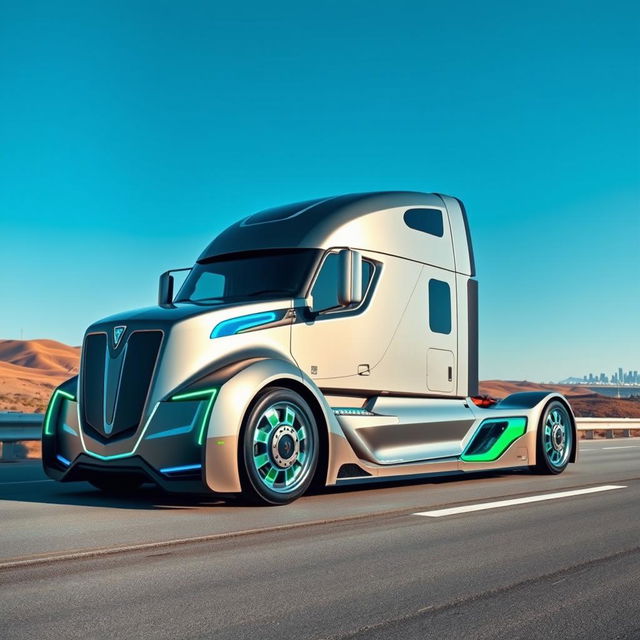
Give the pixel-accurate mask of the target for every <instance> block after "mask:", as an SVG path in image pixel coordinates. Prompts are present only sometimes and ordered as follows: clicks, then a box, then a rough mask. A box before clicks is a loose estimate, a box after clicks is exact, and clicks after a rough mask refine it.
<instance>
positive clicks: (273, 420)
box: [264, 407, 280, 427]
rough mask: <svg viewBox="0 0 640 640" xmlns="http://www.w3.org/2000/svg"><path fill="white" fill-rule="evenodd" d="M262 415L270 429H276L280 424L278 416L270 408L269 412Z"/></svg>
mask: <svg viewBox="0 0 640 640" xmlns="http://www.w3.org/2000/svg"><path fill="white" fill-rule="evenodd" d="M264 415H265V417H266V419H267V420H268V421H269V424H270V425H271V426H272V427H277V426H278V425H279V424H280V418H279V416H278V412H277V411H276V410H275V409H274V408H273V407H270V408H269V410H268V411H266V412H265V414H264Z"/></svg>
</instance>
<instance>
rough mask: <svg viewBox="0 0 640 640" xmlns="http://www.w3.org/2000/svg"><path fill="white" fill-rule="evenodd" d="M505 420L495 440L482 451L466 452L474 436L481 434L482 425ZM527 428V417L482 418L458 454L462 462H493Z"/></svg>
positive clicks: (472, 443)
mask: <svg viewBox="0 0 640 640" xmlns="http://www.w3.org/2000/svg"><path fill="white" fill-rule="evenodd" d="M499 422H506V423H507V426H506V428H505V429H504V431H503V432H502V433H501V434H500V436H499V437H498V438H497V439H496V441H495V442H494V443H493V444H492V445H491V446H490V447H489V448H488V449H487V450H486V451H483V452H482V453H472V454H468V453H467V451H468V450H469V449H471V447H472V446H473V445H474V443H475V440H476V438H477V437H478V436H479V435H480V434H481V432H482V429H483V427H485V426H486V425H489V424H495V423H499ZM526 430H527V419H526V418H524V417H520V418H490V419H488V420H484V421H483V422H482V423H481V424H480V426H479V427H478V430H477V431H476V433H475V435H474V436H473V438H471V441H470V442H469V444H468V445H467V448H466V449H465V451H464V452H463V454H462V455H461V456H460V459H461V460H463V461H464V462H493V461H494V460H497V459H498V458H499V457H500V456H501V455H502V454H503V453H504V452H505V451H506V450H507V449H508V448H509V447H510V446H511V445H512V444H513V443H514V442H515V441H516V440H517V439H518V438H520V437H521V436H523V435H524V434H525V432H526Z"/></svg>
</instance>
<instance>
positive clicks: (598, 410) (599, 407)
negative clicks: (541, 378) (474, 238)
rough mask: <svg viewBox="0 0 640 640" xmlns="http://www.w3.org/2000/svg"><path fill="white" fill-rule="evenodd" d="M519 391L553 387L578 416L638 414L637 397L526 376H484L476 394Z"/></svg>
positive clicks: (498, 395) (604, 416) (634, 415)
mask: <svg viewBox="0 0 640 640" xmlns="http://www.w3.org/2000/svg"><path fill="white" fill-rule="evenodd" d="M520 391H557V392H558V393H562V394H563V395H565V396H567V398H568V399H569V401H570V402H571V407H572V408H573V411H574V413H575V414H576V415H577V416H580V417H582V418H640V399H639V398H612V397H610V396H604V395H602V394H600V393H594V392H593V391H591V390H590V389H585V388H584V387H580V386H572V385H566V384H539V383H537V382H528V381H526V380H523V381H516V380H485V381H482V382H480V394H481V395H488V396H492V397H493V398H504V397H506V396H508V395H509V394H511V393H519V392H520Z"/></svg>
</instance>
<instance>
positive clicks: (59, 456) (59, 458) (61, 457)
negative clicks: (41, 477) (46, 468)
mask: <svg viewBox="0 0 640 640" xmlns="http://www.w3.org/2000/svg"><path fill="white" fill-rule="evenodd" d="M56 458H57V459H58V460H60V462H62V464H63V465H64V466H65V467H68V466H69V465H70V464H71V461H70V460H67V459H66V458H65V457H64V456H61V455H60V454H58V455H56Z"/></svg>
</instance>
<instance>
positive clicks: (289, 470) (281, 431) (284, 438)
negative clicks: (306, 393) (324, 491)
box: [244, 389, 318, 504]
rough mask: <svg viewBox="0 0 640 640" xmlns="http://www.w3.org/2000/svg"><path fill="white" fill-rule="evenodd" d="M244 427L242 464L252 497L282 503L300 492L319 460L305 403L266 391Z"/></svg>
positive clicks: (287, 393)
mask: <svg viewBox="0 0 640 640" xmlns="http://www.w3.org/2000/svg"><path fill="white" fill-rule="evenodd" d="M271 398H273V400H272V401H270V399H271ZM247 428H248V433H247V436H246V437H248V438H249V439H247V440H245V444H244V448H245V449H244V450H245V461H246V464H248V465H249V468H248V469H247V471H248V474H249V477H250V478H251V482H252V485H253V487H255V489H254V493H255V494H256V496H255V497H257V498H259V500H260V501H262V502H267V503H270V504H284V503H286V502H290V501H291V500H292V499H294V498H296V497H297V496H298V495H300V494H301V493H303V492H304V491H305V490H306V489H307V487H308V486H309V484H310V482H311V480H312V477H313V473H314V472H315V467H316V464H317V459H318V449H317V447H318V435H317V427H316V425H315V422H314V420H313V413H312V412H311V410H310V409H309V407H308V406H307V404H306V403H305V401H304V400H303V399H302V398H301V397H300V396H298V394H296V393H295V392H293V391H290V390H284V389H275V390H271V391H268V392H266V393H265V394H264V396H263V399H262V400H261V401H260V402H259V403H258V404H257V406H256V407H255V410H254V413H253V414H252V415H251V417H250V424H249V426H248V427H247Z"/></svg>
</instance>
